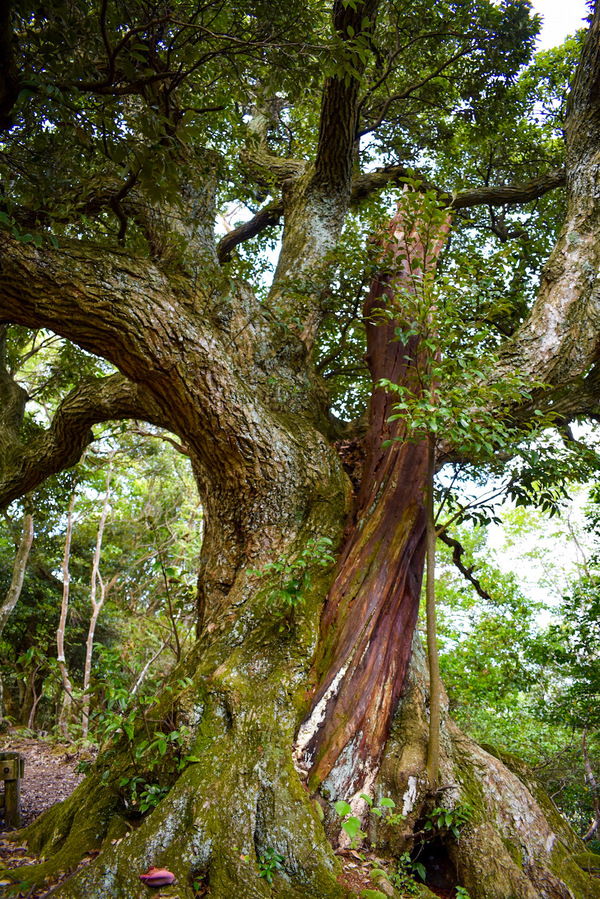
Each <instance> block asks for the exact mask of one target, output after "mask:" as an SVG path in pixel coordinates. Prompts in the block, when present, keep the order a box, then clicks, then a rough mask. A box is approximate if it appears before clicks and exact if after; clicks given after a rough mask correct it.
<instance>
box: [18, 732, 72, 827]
mask: <svg viewBox="0 0 600 899" xmlns="http://www.w3.org/2000/svg"><path fill="white" fill-rule="evenodd" d="M8 751H12V752H20V753H21V755H22V757H23V758H24V759H25V775H24V777H23V779H22V780H21V811H22V822H23V826H25V825H27V824H30V823H31V822H32V821H33V820H34V819H35V818H37V816H38V815H40V814H41V813H42V812H43V811H45V810H46V809H47V808H50V806H51V805H54V803H55V802H60V801H61V799H66V798H67V796H70V795H71V793H72V792H73V790H74V789H75V787H76V786H77V784H79V783H80V782H81V781H82V780H83V775H82V774H78V773H77V772H76V770H75V769H76V768H77V765H78V764H79V762H80V761H81V760H82V758H83V757H84V755H85V754H82V753H79V752H75V751H74V750H73V749H72V748H71V747H69V746H65V745H60V744H56V743H54V744H53V743H48V742H46V741H45V740H42V739H31V738H25V737H19V736H16V735H12V734H10V733H9V734H6V735H5V734H3V735H2V736H1V737H0V752H8ZM87 757H89V756H87ZM0 814H1V811H0ZM0 822H1V823H0V828H3V827H4V820H3V818H2V819H0Z"/></svg>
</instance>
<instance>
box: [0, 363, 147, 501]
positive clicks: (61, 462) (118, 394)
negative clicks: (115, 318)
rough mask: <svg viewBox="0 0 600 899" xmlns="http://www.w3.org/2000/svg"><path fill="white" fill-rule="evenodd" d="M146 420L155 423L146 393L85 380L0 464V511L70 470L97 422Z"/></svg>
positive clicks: (121, 382) (116, 378) (115, 381)
mask: <svg viewBox="0 0 600 899" xmlns="http://www.w3.org/2000/svg"><path fill="white" fill-rule="evenodd" d="M126 418H146V419H147V420H148V421H151V422H153V423H155V424H160V423H161V422H160V420H159V419H160V418H161V416H160V413H159V411H158V408H157V406H156V404H155V403H154V402H153V401H152V400H151V399H150V397H149V396H148V394H147V392H146V391H145V390H144V389H143V388H142V387H140V386H138V385H137V384H134V383H132V382H131V381H129V380H128V379H127V378H125V377H123V375H121V374H115V375H110V376H109V377H106V378H89V379H86V380H85V381H82V382H81V383H80V384H78V385H77V387H75V388H74V389H73V390H72V391H71V392H70V393H69V394H68V396H66V397H65V399H64V400H63V401H62V403H61V404H60V406H59V408H58V410H57V412H56V414H55V416H54V418H53V420H52V424H51V425H50V427H49V428H48V429H47V430H46V431H44V432H43V433H41V434H38V435H37V436H35V437H34V438H33V439H32V440H30V441H28V442H27V443H21V442H19V443H18V444H17V443H15V444H13V447H12V448H11V451H10V452H8V453H5V454H3V456H2V459H1V460H0V508H3V507H5V506H7V505H8V504H9V503H11V502H12V501H13V500H15V499H17V498H18V497H20V496H23V494H25V493H29V492H31V491H32V490H34V489H35V488H36V487H38V486H39V485H40V484H41V483H42V482H43V481H44V480H45V479H46V478H47V477H49V476H50V475H52V474H56V473H57V472H59V471H63V470H64V469H66V468H70V467H71V466H72V465H74V464H75V463H76V462H78V461H79V459H80V458H81V455H82V453H83V451H84V449H85V448H86V446H88V444H89V443H90V442H91V441H92V440H93V436H94V435H93V433H92V431H91V430H90V428H91V426H92V425H94V424H98V423H99V422H102V421H109V420H111V421H115V420H122V419H126Z"/></svg>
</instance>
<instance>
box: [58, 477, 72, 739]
mask: <svg viewBox="0 0 600 899" xmlns="http://www.w3.org/2000/svg"><path fill="white" fill-rule="evenodd" d="M75 500H76V492H75V489H73V493H72V494H71V499H70V501H69V509H68V511H67V531H66V534H65V549H64V553H63V561H62V577H63V592H62V601H61V606H60V620H59V624H58V630H57V631H56V658H57V661H58V667H59V669H60V676H61V680H62V685H63V696H62V702H61V707H60V713H59V717H58V726H59V729H60V732H61V735H62V737H63V738H64V739H67V738H68V736H69V718H70V715H71V706H72V702H73V685H72V683H71V680H70V678H69V670H68V667H67V660H66V658H65V629H66V626H67V615H68V611H69V588H70V582H71V575H70V571H69V560H70V557H71V539H72V536H73V510H74V508H75Z"/></svg>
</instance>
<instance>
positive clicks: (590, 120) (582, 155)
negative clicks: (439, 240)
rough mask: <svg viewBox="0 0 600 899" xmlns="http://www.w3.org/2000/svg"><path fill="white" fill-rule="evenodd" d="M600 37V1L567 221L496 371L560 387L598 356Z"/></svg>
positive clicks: (579, 76) (578, 116) (589, 42)
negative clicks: (532, 300) (534, 296)
mask: <svg viewBox="0 0 600 899" xmlns="http://www.w3.org/2000/svg"><path fill="white" fill-rule="evenodd" d="M599 39H600V5H598V4H597V5H596V9H595V12H594V15H593V18H592V23H591V25H590V29H589V31H588V33H587V35H586V38H585V41H584V46H583V50H582V57H581V63H580V65H579V67H578V69H577V73H576V76H575V80H574V85H573V90H572V92H571V95H570V97H569V101H568V104H567V118H566V122H565V143H566V157H565V163H566V186H567V212H566V217H565V222H564V225H563V228H562V231H561V233H560V235H559V238H558V240H557V242H556V245H555V247H554V250H553V251H552V254H551V256H550V258H549V260H548V262H547V263H546V265H545V267H544V270H543V272H542V277H541V284H540V290H539V293H538V297H537V300H536V302H535V305H534V307H533V309H532V311H531V314H530V316H529V318H528V320H527V321H526V322H525V324H524V325H523V326H522V327H521V328H519V330H518V331H517V332H516V333H515V335H514V336H513V338H512V339H511V340H510V341H509V342H507V344H506V346H505V347H504V349H503V351H502V355H501V365H500V367H499V370H498V377H499V378H501V377H503V375H504V372H513V371H515V370H517V371H521V372H523V373H527V374H528V375H529V376H530V377H531V381H532V383H534V382H535V381H543V382H544V383H546V384H548V385H550V386H552V387H553V388H559V389H560V388H561V387H562V386H563V385H568V384H571V383H573V382H575V381H576V379H577V378H581V377H584V376H585V375H586V373H587V372H588V371H589V369H590V366H592V365H595V363H596V362H597V360H598V357H599V356H600V278H599V277H598V272H599V270H600V192H599V191H598V184H597V172H598V168H599V166H600V96H599V95H598V86H599V85H600V50H599V49H598V47H599Z"/></svg>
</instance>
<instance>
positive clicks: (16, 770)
mask: <svg viewBox="0 0 600 899" xmlns="http://www.w3.org/2000/svg"><path fill="white" fill-rule="evenodd" d="M24 771H25V760H24V759H22V758H21V756H20V755H19V753H18V752H0V780H3V781H4V826H5V827H6V828H7V829H8V828H9V827H20V826H21V777H22V776H23V774H24Z"/></svg>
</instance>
